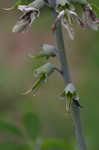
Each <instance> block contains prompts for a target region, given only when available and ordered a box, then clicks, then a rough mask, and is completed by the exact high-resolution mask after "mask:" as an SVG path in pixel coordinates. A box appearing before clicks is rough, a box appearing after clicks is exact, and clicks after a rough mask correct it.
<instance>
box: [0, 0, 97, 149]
mask: <svg viewBox="0 0 99 150" xmlns="http://www.w3.org/2000/svg"><path fill="white" fill-rule="evenodd" d="M90 1H91V2H94V3H96V5H97V6H99V1H98V0H94V1H93V0H90ZM13 2H14V0H13V1H11V0H5V1H4V0H1V1H0V122H1V124H0V150H6V149H7V150H12V149H13V150H14V149H15V148H14V147H13V146H14V145H15V144H14V145H13V146H12V147H13V148H12V149H11V145H10V143H11V142H12V143H16V144H17V143H22V144H26V143H30V145H31V143H32V142H31V140H30V138H29V137H28V136H25V137H28V138H27V139H26V138H24V137H22V136H21V135H20V134H19V135H13V134H14V132H16V134H17V132H18V131H17V129H15V128H14V127H13V126H16V127H18V128H20V129H21V130H22V132H23V133H25V131H24V127H23V126H24V125H23V124H24V123H23V117H24V116H26V114H29V112H32V113H33V115H34V116H36V117H37V118H38V120H39V122H40V128H41V129H40V132H39V133H38V136H37V138H36V139H40V140H41V141H42V139H43V140H44V139H49V140H48V141H50V143H51V140H52V143H51V144H52V145H53V143H54V146H55V143H56V145H57V143H58V144H59V142H60V141H61V142H63V143H65V144H66V146H67V147H69V148H64V149H69V150H71V149H72V150H73V149H74V150H77V146H76V140H75V135H74V127H73V123H72V121H71V117H70V115H69V114H67V113H66V112H65V101H64V100H60V98H59V94H60V93H61V91H62V90H63V88H64V84H63V80H62V78H61V77H60V75H57V73H54V74H53V75H52V76H51V77H50V79H49V80H48V83H46V84H45V85H43V86H42V87H41V88H40V89H39V90H38V92H37V93H36V96H33V94H29V95H27V96H23V95H21V93H23V92H24V91H26V90H27V89H29V88H30V87H31V86H32V84H33V81H34V77H33V70H34V68H36V67H37V66H40V65H41V64H43V63H44V61H45V60H39V61H38V62H36V61H35V60H33V59H31V58H29V57H28V55H29V54H32V55H34V54H36V53H37V52H38V51H39V50H40V48H39V46H40V45H41V44H42V43H48V44H53V43H54V38H53V36H52V32H51V24H52V15H51V13H50V10H49V9H47V8H45V9H44V10H42V11H41V15H40V18H39V19H38V20H36V21H35V22H34V24H33V26H32V29H31V30H30V31H29V32H28V33H24V34H18V33H12V27H13V26H14V24H15V23H16V21H17V19H18V16H20V12H19V11H17V10H13V11H9V12H6V11H4V10H2V8H7V7H10V6H11V5H12V4H13ZM98 13H99V12H98ZM75 30H76V38H75V40H74V41H69V39H68V36H67V33H66V31H64V37H65V46H66V53H67V55H68V60H69V65H70V72H71V76H72V79H73V81H74V83H75V85H76V87H77V89H78V92H79V94H80V97H81V100H80V101H81V104H82V105H83V109H81V117H82V123H83V126H84V133H85V138H86V141H87V146H88V150H93V149H94V150H98V149H99V31H98V32H94V31H91V30H84V29H81V28H80V27H78V26H75ZM51 61H52V62H53V63H58V62H57V59H54V60H53V59H51ZM30 116H31V115H30ZM34 118H35V117H34ZM34 120H35V119H34ZM6 123H7V124H6ZM10 124H12V128H13V129H12V128H11V126H10ZM36 127H37V125H35V128H36ZM30 128H31V127H30ZM35 130H36V129H35ZM10 131H11V133H10ZM28 132H29V131H28ZM31 132H32V131H31ZM40 140H39V143H40V142H41V141H40ZM53 140H54V142H53ZM34 141H36V142H37V140H34ZM61 142H60V143H61ZM2 143H3V144H2ZM32 144H33V143H32ZM9 145H10V146H9ZM60 145H61V144H60ZM36 148H37V147H36ZM58 148H59V147H58ZM58 148H56V149H58ZM19 149H20V150H22V148H18V150H19ZM45 149H49V150H50V149H54V150H55V148H53V146H51V147H50V148H49V147H46V146H45ZM60 149H61V150H62V148H60ZM24 150H28V148H26V147H24Z"/></svg>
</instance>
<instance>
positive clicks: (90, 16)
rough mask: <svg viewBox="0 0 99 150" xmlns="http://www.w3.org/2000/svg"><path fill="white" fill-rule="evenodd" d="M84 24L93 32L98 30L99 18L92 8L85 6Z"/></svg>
mask: <svg viewBox="0 0 99 150" xmlns="http://www.w3.org/2000/svg"><path fill="white" fill-rule="evenodd" d="M82 17H83V18H82V19H83V22H84V24H85V26H86V27H89V28H91V29H93V30H98V24H97V23H98V22H97V17H96V14H95V13H94V12H93V10H92V8H91V6H90V5H89V4H88V5H85V6H84V7H83V16H82Z"/></svg>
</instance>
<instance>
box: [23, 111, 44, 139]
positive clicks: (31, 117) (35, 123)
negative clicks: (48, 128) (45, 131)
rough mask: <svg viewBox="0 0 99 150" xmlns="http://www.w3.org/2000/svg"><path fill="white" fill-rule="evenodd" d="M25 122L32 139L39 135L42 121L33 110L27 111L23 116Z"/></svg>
mask: <svg viewBox="0 0 99 150" xmlns="http://www.w3.org/2000/svg"><path fill="white" fill-rule="evenodd" d="M23 123H24V127H25V129H26V131H27V134H28V136H29V137H30V138H32V139H35V138H36V137H37V136H38V135H39V132H40V128H41V125H40V121H39V119H38V117H37V115H35V114H34V113H32V112H29V113H27V114H26V115H25V116H24V117H23Z"/></svg>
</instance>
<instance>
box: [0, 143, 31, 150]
mask: <svg viewBox="0 0 99 150" xmlns="http://www.w3.org/2000/svg"><path fill="white" fill-rule="evenodd" d="M0 150H31V149H30V147H29V145H27V144H16V143H14V142H11V141H5V142H3V143H0Z"/></svg>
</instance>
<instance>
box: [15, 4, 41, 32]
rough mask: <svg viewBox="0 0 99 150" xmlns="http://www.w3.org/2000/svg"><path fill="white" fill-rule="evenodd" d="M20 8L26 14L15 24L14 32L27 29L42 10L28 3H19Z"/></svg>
mask: <svg viewBox="0 0 99 150" xmlns="http://www.w3.org/2000/svg"><path fill="white" fill-rule="evenodd" d="M18 9H19V10H20V11H22V12H23V13H24V14H23V15H22V16H21V17H20V18H19V20H18V22H17V23H16V25H15V26H14V28H13V32H24V31H27V30H28V28H29V27H30V26H31V25H32V23H33V21H34V20H35V19H36V18H38V17H39V14H40V11H39V9H37V8H33V7H29V6H27V5H19V6H18Z"/></svg>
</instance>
